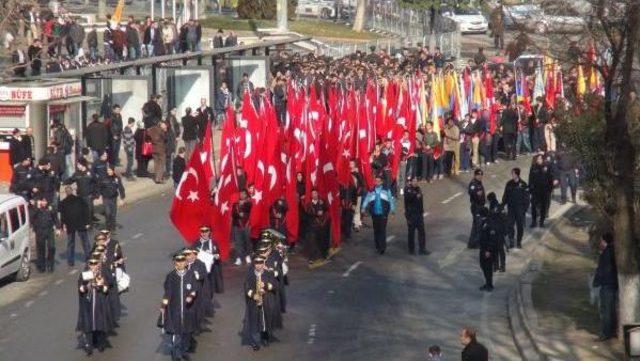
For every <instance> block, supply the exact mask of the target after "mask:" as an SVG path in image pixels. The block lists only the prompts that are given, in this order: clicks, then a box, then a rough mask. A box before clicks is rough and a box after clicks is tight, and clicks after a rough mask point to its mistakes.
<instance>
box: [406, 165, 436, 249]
mask: <svg viewBox="0 0 640 361" xmlns="http://www.w3.org/2000/svg"><path fill="white" fill-rule="evenodd" d="M408 178H409V184H407V186H406V187H405V188H404V216H405V217H406V218H407V230H408V233H409V236H408V242H409V254H413V255H415V254H416V249H415V242H414V237H415V233H416V231H417V232H418V252H419V253H420V254H424V255H428V254H429V253H430V252H429V251H427V248H426V242H425V234H424V217H423V214H424V202H423V198H422V190H421V189H420V186H419V185H418V180H417V178H415V177H408Z"/></svg>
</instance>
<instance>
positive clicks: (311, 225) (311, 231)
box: [305, 189, 331, 268]
mask: <svg viewBox="0 0 640 361" xmlns="http://www.w3.org/2000/svg"><path fill="white" fill-rule="evenodd" d="M305 217H306V218H307V225H306V232H305V235H306V240H307V245H306V248H307V252H308V255H309V267H311V268H314V267H318V266H321V265H323V264H325V263H326V259H327V256H328V252H329V237H330V228H331V226H330V221H329V213H328V209H327V205H326V203H325V202H324V200H322V199H320V198H319V196H318V191H317V190H316V189H313V190H311V200H310V201H309V203H308V204H307V206H306V208H305Z"/></svg>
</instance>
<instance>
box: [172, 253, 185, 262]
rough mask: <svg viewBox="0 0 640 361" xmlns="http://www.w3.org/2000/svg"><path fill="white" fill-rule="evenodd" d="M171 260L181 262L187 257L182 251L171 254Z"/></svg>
mask: <svg viewBox="0 0 640 361" xmlns="http://www.w3.org/2000/svg"><path fill="white" fill-rule="evenodd" d="M173 260H174V261H175V262H182V261H186V260H187V258H186V257H185V256H184V254H182V253H177V254H175V255H174V256H173Z"/></svg>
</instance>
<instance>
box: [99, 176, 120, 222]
mask: <svg viewBox="0 0 640 361" xmlns="http://www.w3.org/2000/svg"><path fill="white" fill-rule="evenodd" d="M98 192H99V193H100V196H101V197H102V204H103V205H104V215H105V228H106V229H108V230H110V231H114V230H115V228H116V216H117V212H118V196H120V199H122V200H124V197H125V194H124V187H123V186H122V180H121V179H120V177H118V176H117V175H116V174H115V172H114V170H113V168H111V167H109V168H107V176H106V177H102V178H101V179H100V180H98Z"/></svg>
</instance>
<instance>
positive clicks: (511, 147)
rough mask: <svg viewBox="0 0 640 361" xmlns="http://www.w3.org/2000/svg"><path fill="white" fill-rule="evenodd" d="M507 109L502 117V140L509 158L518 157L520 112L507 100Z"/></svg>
mask: <svg viewBox="0 0 640 361" xmlns="http://www.w3.org/2000/svg"><path fill="white" fill-rule="evenodd" d="M504 105H505V107H506V108H505V109H504V110H503V111H502V115H501V117H500V127H501V130H502V140H503V142H504V151H505V156H506V158H507V160H509V159H513V160H515V159H516V140H517V135H518V118H519V117H518V112H517V111H516V109H515V107H514V105H513V104H512V103H509V102H508V101H505V104H504Z"/></svg>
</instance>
